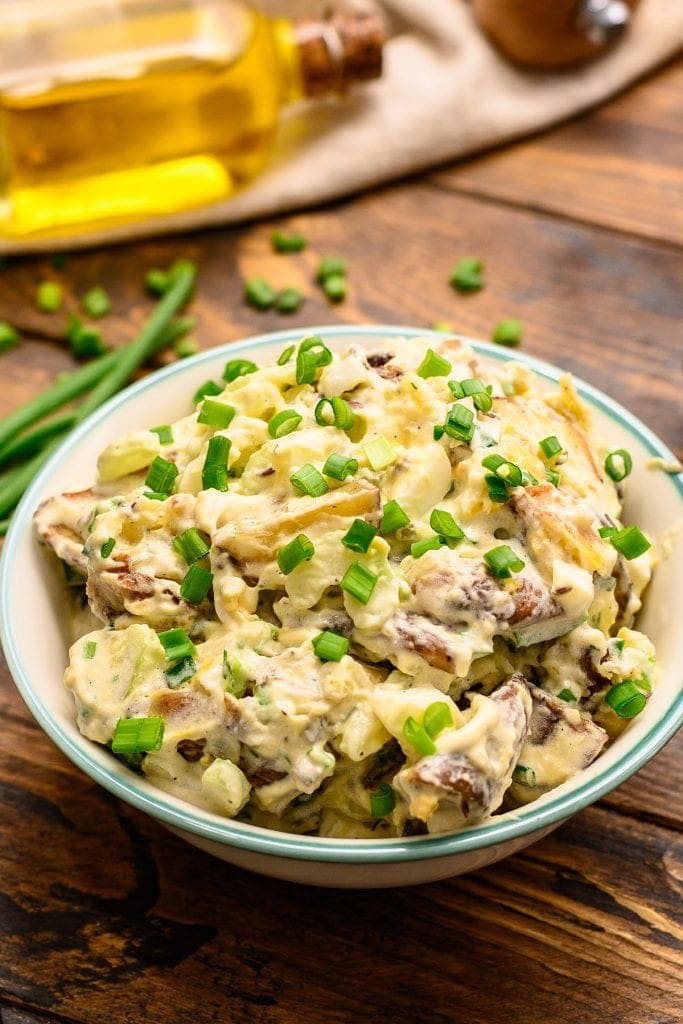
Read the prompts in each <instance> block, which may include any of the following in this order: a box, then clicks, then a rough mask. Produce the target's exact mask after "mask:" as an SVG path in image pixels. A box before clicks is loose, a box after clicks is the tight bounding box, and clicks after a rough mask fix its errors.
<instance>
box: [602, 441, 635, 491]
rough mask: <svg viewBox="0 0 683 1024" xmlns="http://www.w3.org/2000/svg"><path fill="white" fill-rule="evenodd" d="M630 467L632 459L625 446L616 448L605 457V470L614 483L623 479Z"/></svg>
mask: <svg viewBox="0 0 683 1024" xmlns="http://www.w3.org/2000/svg"><path fill="white" fill-rule="evenodd" d="M632 469H633V459H632V458H631V456H630V455H629V453H628V452H627V451H626V449H625V448H617V449H616V451H613V452H610V453H609V455H608V456H607V458H606V459H605V472H606V473H607V476H608V477H610V478H611V479H612V480H614V482H615V483H619V481H620V480H624V479H625V478H626V477H627V476H628V475H629V473H630V472H631V470H632Z"/></svg>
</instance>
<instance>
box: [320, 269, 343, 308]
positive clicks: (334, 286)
mask: <svg viewBox="0 0 683 1024" xmlns="http://www.w3.org/2000/svg"><path fill="white" fill-rule="evenodd" d="M322 287H323V291H324V292H325V295H326V296H327V298H328V299H329V300H330V302H343V301H344V299H345V298H346V295H347V292H348V289H349V286H348V284H347V281H346V278H345V277H344V276H343V275H342V274H330V275H329V277H326V278H325V280H324V281H323V283H322Z"/></svg>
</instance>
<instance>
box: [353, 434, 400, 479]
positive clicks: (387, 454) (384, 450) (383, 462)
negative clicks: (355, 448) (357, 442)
mask: <svg viewBox="0 0 683 1024" xmlns="http://www.w3.org/2000/svg"><path fill="white" fill-rule="evenodd" d="M361 448H362V449H363V451H364V452H365V457H366V459H367V460H368V462H369V463H370V467H371V469H374V471H375V472H376V473H379V472H381V471H382V470H383V469H386V468H387V467H388V466H391V464H392V463H394V462H396V459H397V458H398V455H397V454H396V452H395V451H394V449H393V448H392V446H391V445H390V444H389V442H388V441H387V439H386V437H381V436H380V437H376V438H375V439H374V441H366V442H365V444H361Z"/></svg>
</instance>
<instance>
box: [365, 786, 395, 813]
mask: <svg viewBox="0 0 683 1024" xmlns="http://www.w3.org/2000/svg"><path fill="white" fill-rule="evenodd" d="M395 806H396V794H395V793H394V791H393V789H392V788H391V786H390V785H389V783H388V782H383V783H382V785H381V786H380V787H379V789H378V790H376V791H375V792H374V793H371V794H370V814H371V815H372V816H373V818H386V816H387V815H388V814H391V812H392V811H393V809H394V807H395Z"/></svg>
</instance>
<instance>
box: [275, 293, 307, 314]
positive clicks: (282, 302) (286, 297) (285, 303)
mask: <svg viewBox="0 0 683 1024" xmlns="http://www.w3.org/2000/svg"><path fill="white" fill-rule="evenodd" d="M303 301H304V297H303V294H302V293H301V291H300V290H299V289H298V288H284V289H283V290H282V291H281V292H280V294H279V295H278V297H277V299H276V302H275V308H276V309H277V311H278V313H296V312H297V310H298V309H300V308H301V304H302V302H303Z"/></svg>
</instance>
